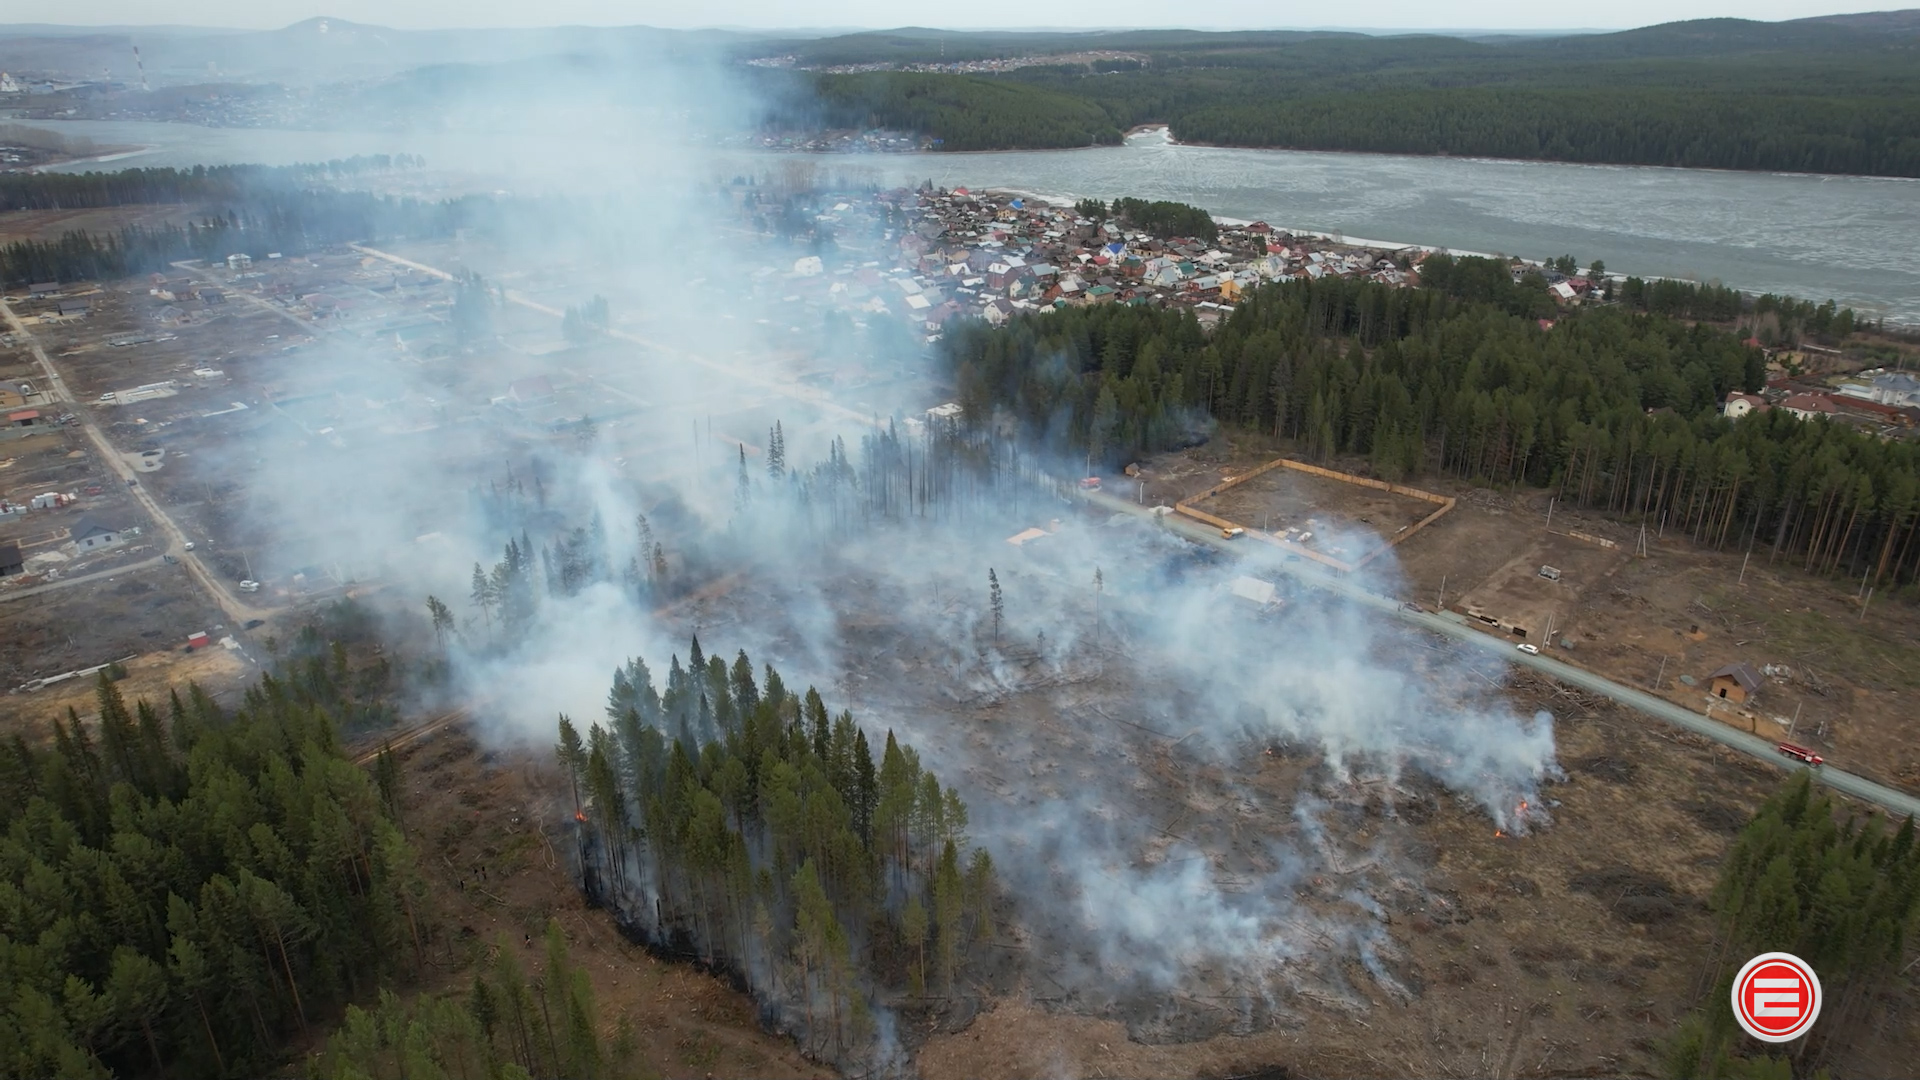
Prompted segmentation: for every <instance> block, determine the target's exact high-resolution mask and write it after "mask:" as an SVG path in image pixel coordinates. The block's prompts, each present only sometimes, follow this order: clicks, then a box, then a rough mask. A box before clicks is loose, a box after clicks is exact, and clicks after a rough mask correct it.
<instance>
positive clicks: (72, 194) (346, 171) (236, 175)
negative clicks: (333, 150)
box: [0, 154, 424, 213]
mask: <svg viewBox="0 0 1920 1080" xmlns="http://www.w3.org/2000/svg"><path fill="white" fill-rule="evenodd" d="M423 164H424V161H423V159H421V158H417V157H414V156H413V155H410V154H401V155H398V156H397V157H395V156H390V155H387V154H378V155H372V156H363V157H351V158H341V159H337V160H334V161H326V162H317V163H314V164H309V165H280V166H274V165H196V166H194V167H193V168H191V169H120V170H118V171H115V172H84V173H50V172H10V173H0V213H3V212H5V211H8V210H79V209H89V208H98V207H103V206H131V205H138V204H143V203H227V202H239V201H244V200H246V199H250V198H253V197H255V196H257V195H259V194H260V193H261V192H264V191H289V190H293V191H300V190H305V189H307V188H308V187H310V186H312V185H313V184H315V183H318V182H321V181H325V180H329V179H339V178H344V177H350V176H359V175H362V174H364V173H368V172H385V171H388V170H391V169H402V168H418V167H419V166H421V165H423Z"/></svg>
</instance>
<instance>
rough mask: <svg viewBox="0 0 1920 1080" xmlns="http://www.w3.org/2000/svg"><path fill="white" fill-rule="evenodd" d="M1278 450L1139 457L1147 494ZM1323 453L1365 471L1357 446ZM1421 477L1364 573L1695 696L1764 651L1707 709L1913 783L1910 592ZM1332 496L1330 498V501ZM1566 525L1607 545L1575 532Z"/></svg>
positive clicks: (1531, 495) (1917, 681) (1536, 496)
mask: <svg viewBox="0 0 1920 1080" xmlns="http://www.w3.org/2000/svg"><path fill="white" fill-rule="evenodd" d="M1283 452H1284V447H1283V446H1282V445H1281V444H1276V443H1275V442H1273V441H1272V440H1262V439H1251V438H1248V439H1241V438H1236V439H1235V440H1233V441H1232V442H1228V441H1226V440H1215V442H1214V443H1210V444H1208V445H1207V446H1205V447H1199V448H1195V449H1194V450H1190V451H1185V452H1183V453H1180V454H1174V455H1165V456H1163V457H1161V458H1156V459H1154V460H1153V461H1151V462H1149V463H1147V474H1146V477H1145V500H1146V501H1147V502H1148V503H1149V504H1151V503H1154V502H1164V503H1166V504H1168V505H1171V504H1172V503H1174V502H1175V501H1178V500H1179V499H1183V498H1185V497H1187V496H1189V495H1191V494H1194V493H1197V492H1199V491H1203V490H1205V489H1206V488H1207V487H1209V486H1211V485H1212V484H1215V483H1218V482H1219V480H1220V478H1221V477H1222V472H1223V470H1226V471H1231V472H1239V471H1244V470H1245V469H1248V468H1252V467H1254V466H1256V465H1258V464H1260V463H1263V462H1265V461H1268V460H1271V459H1272V458H1273V457H1276V456H1280V455H1281V454H1282V453H1283ZM1331 464H1332V467H1335V468H1342V467H1344V468H1347V469H1350V470H1352V471H1357V472H1360V473H1361V474H1362V475H1364V474H1365V472H1366V466H1365V464H1364V463H1363V462H1357V461H1356V462H1344V463H1343V462H1334V463H1331ZM1264 479H1265V478H1264V477H1261V478H1259V479H1257V480H1255V481H1253V482H1251V483H1250V484H1249V485H1246V486H1253V485H1254V484H1258V483H1259V482H1260V480H1264ZM1419 483H1420V484H1421V485H1422V486H1424V487H1425V488H1426V489H1427V490H1430V491H1433V492H1435V493H1436V494H1442V495H1452V496H1454V497H1455V498H1457V499H1458V500H1459V501H1458V503H1457V504H1456V506H1455V508H1454V510H1453V511H1452V512H1451V513H1449V514H1447V515H1446V516H1445V517H1442V518H1440V519H1439V520H1438V521H1436V522H1434V523H1433V524H1432V525H1430V526H1428V527H1427V528H1426V529H1424V530H1422V531H1421V532H1420V533H1419V534H1418V535H1416V536H1414V537H1412V538H1411V539H1409V540H1408V541H1407V542H1406V543H1404V544H1401V545H1399V546H1398V547H1396V548H1395V549H1394V552H1393V554H1392V556H1391V557H1387V558H1382V559H1381V560H1378V561H1376V562H1375V563H1373V564H1371V565H1369V566H1368V567H1367V571H1366V572H1367V573H1368V574H1371V575H1375V577H1376V579H1377V581H1378V584H1377V585H1376V587H1377V588H1381V589H1383V590H1384V591H1388V592H1393V593H1397V594H1398V595H1400V596H1402V597H1404V598H1406V599H1408V600H1411V601H1415V602H1418V603H1420V604H1422V605H1424V606H1427V607H1430V608H1431V607H1433V606H1434V605H1435V604H1438V603H1444V604H1445V605H1446V606H1448V607H1456V606H1464V605H1467V604H1483V605H1484V606H1485V609H1486V610H1488V611H1489V612H1492V611H1493V610H1495V609H1507V610H1510V611H1512V612H1514V613H1517V614H1518V615H1519V616H1520V617H1521V621H1522V622H1523V623H1528V622H1529V621H1530V623H1531V624H1537V625H1530V629H1532V631H1533V634H1534V636H1533V637H1532V638H1531V640H1535V641H1537V640H1538V635H1539V633H1540V632H1541V631H1542V630H1543V629H1544V623H1545V619H1546V617H1547V616H1549V615H1551V616H1552V618H1553V620H1554V622H1553V626H1554V639H1555V647H1554V655H1555V656H1556V658H1558V659H1561V660H1566V661H1568V662H1570V663H1576V664H1579V665H1581V666H1583V667H1587V668H1590V669H1591V670H1593V671H1596V672H1598V673H1600V674H1602V675H1605V676H1607V677H1609V678H1612V679H1616V680H1618V681H1620V682H1624V683H1628V684H1631V685H1636V686H1640V687H1643V688H1646V689H1650V690H1655V691H1656V692H1658V693H1660V694H1662V695H1663V696H1665V697H1667V698H1669V699H1671V700H1673V701H1675V702H1677V703H1680V704H1684V705H1687V706H1689V707H1692V708H1695V709H1699V710H1701V711H1702V712H1705V711H1706V705H1707V699H1706V693H1705V684H1706V677H1707V676H1708V675H1709V674H1711V673H1712V672H1713V671H1715V670H1717V669H1718V668H1720V667H1721V666H1723V665H1725V664H1728V663H1734V662H1744V663H1747V664H1750V665H1751V666H1753V667H1754V668H1755V669H1756V670H1759V669H1761V668H1763V667H1764V666H1765V665H1768V664H1773V665H1779V666H1781V667H1783V668H1784V669H1785V671H1784V672H1783V673H1782V674H1781V675H1779V676H1778V677H1774V678H1769V679H1768V680H1767V682H1766V685H1765V686H1764V687H1763V688H1762V689H1761V691H1760V693H1759V694H1758V695H1757V696H1756V698H1755V700H1754V702H1753V707H1752V708H1751V709H1749V710H1747V713H1748V715H1742V714H1741V713H1739V712H1736V711H1733V710H1729V709H1727V708H1726V707H1725V706H1724V704H1723V705H1722V706H1720V707H1719V708H1717V709H1716V710H1715V712H1714V715H1715V716H1716V717H1718V718H1720V719H1722V720H1724V721H1726V722H1728V723H1733V724H1738V725H1739V726H1741V727H1742V728H1745V729H1748V730H1752V731H1755V732H1757V733H1759V734H1762V735H1767V736H1770V737H1785V736H1786V735H1787V733H1788V732H1789V730H1791V731H1792V733H1793V735H1794V737H1795V739H1796V740H1798V741H1803V742H1808V743H1809V744H1811V745H1813V746H1815V747H1816V748H1818V749H1820V750H1821V752H1822V753H1823V754H1825V755H1826V756H1827V757H1828V758H1829V759H1831V760H1832V761H1833V762H1834V763H1835V764H1837V765H1840V766H1842V767H1843V768H1846V769H1848V770H1849V771H1854V772H1858V773H1860V774H1861V775H1864V776H1868V777H1871V778H1873V779H1875V780H1878V781H1880V782H1881V783H1886V784H1894V785H1898V786H1901V787H1904V788H1906V789H1907V790H1909V791H1920V750H1916V749H1915V747H1916V746H1917V745H1920V709H1916V708H1915V707H1914V701H1915V698H1916V697H1920V608H1916V606H1915V605H1914V603H1913V602H1912V601H1911V600H1910V599H1903V598H1894V597H1888V596H1884V595H1882V596H1876V597H1875V598H1874V599H1873V600H1872V601H1871V602H1869V603H1867V604H1866V605H1865V607H1866V617H1865V619H1864V620H1863V619H1862V618H1861V608H1862V604H1861V594H1862V589H1861V587H1860V586H1861V583H1860V581H1859V580H1858V579H1854V580H1850V581H1849V580H1838V579H1831V578H1826V577H1821V576H1817V575H1811V574H1807V573H1805V572H1803V571H1802V570H1800V569H1799V568H1798V567H1796V566H1793V565H1791V563H1790V561H1780V562H1778V563H1775V562H1774V561H1773V560H1772V559H1771V558H1770V557H1769V550H1768V548H1767V547H1766V546H1765V545H1764V544H1762V545H1759V546H1757V547H1756V548H1755V550H1754V553H1753V556H1752V558H1751V560H1749V561H1748V565H1747V569H1746V573H1745V576H1744V580H1742V575H1741V562H1742V558H1743V556H1744V555H1745V549H1744V548H1734V547H1729V548H1728V549H1727V550H1723V551H1714V550H1711V549H1703V548H1700V547H1697V546H1695V545H1694V544H1693V543H1691V542H1690V541H1689V540H1688V539H1687V538H1686V537H1684V536H1680V535H1672V534H1669V535H1667V536H1661V535H1659V533H1658V531H1657V530H1649V533H1648V536H1647V554H1646V556H1644V557H1642V556H1639V555H1637V554H1636V553H1635V548H1636V544H1637V541H1638V539H1639V530H1638V528H1637V526H1632V525H1629V524H1626V523H1624V522H1621V521H1617V520H1614V519H1612V518H1610V517H1606V516H1604V515H1598V514H1588V513H1583V512H1580V511H1577V510H1570V509H1568V508H1567V507H1566V506H1565V505H1564V504H1561V505H1557V506H1555V507H1554V510H1553V520H1552V531H1551V533H1549V532H1548V526H1547V514H1548V508H1549V504H1550V503H1551V502H1553V499H1552V495H1551V493H1549V492H1541V491H1529V490H1520V491H1512V492H1507V491H1493V490H1489V489H1486V488H1476V487H1473V486H1471V485H1467V484H1463V483H1460V482H1458V481H1454V480H1449V479H1447V478H1437V477H1426V478H1422V479H1421V480H1420V481H1419ZM1335 486H1339V487H1345V486H1346V485H1335ZM1236 490H1238V489H1231V490H1229V491H1228V492H1227V493H1225V494H1228V495H1231V494H1233V492H1234V491H1236ZM1353 490H1355V491H1367V489H1362V488H1355V489H1353ZM1336 494H1338V493H1336ZM1369 494H1375V493H1372V492H1369ZM1345 510H1346V504H1345V503H1344V502H1341V501H1339V500H1338V499H1336V501H1335V502H1334V503H1333V504H1332V506H1331V507H1330V508H1329V509H1328V510H1327V513H1328V515H1329V516H1331V515H1333V514H1334V513H1335V512H1344V511H1345ZM1229 516H1231V515H1229ZM1253 524H1255V525H1256V526H1257V525H1258V524H1259V523H1258V521H1254V522H1253ZM1573 532H1579V533H1583V534H1586V535H1588V536H1592V537H1598V538H1602V539H1606V540H1611V541H1612V542H1613V543H1614V544H1616V545H1617V546H1616V547H1615V548H1614V549H1611V550H1609V549H1607V548H1604V547H1602V546H1600V545H1598V544H1595V543H1593V542H1591V541H1584V540H1578V539H1574V538H1572V537H1570V536H1569V535H1568V534H1569V533H1573ZM1536 561H1537V562H1539V563H1540V564H1543V565H1554V566H1558V567H1559V568H1560V569H1562V570H1563V571H1566V573H1565V574H1564V575H1563V577H1562V582H1561V583H1560V586H1558V587H1555V586H1550V585H1549V583H1547V582H1545V581H1543V580H1538V579H1529V575H1531V574H1534V573H1536V572H1537V570H1538V566H1535V565H1533V564H1534V563H1535V562H1536ZM1493 632H1498V633H1501V634H1503V635H1506V634H1507V633H1508V631H1507V630H1506V629H1505V628H1504V627H1503V628H1501V629H1499V630H1497V631H1493ZM1562 638H1567V639H1569V640H1571V641H1572V642H1573V648H1572V649H1571V650H1565V649H1561V648H1559V646H1558V642H1559V641H1560V639H1562ZM1516 640H1517V639H1516ZM1663 669H1664V670H1663ZM1683 675H1684V676H1687V677H1688V678H1689V679H1692V680H1694V684H1695V685H1688V684H1687V683H1686V682H1683V681H1682V680H1681V678H1680V677H1681V676H1683ZM1796 713H1798V717H1799V718H1798V720H1795V715H1796ZM1645 723H1646V724H1648V725H1653V724H1655V722H1654V721H1651V720H1649V721H1645Z"/></svg>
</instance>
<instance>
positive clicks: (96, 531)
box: [70, 518, 125, 551]
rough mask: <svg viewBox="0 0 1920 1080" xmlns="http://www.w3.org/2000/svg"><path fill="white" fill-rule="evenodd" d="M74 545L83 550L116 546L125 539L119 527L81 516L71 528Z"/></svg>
mask: <svg viewBox="0 0 1920 1080" xmlns="http://www.w3.org/2000/svg"><path fill="white" fill-rule="evenodd" d="M70 534H71V537H72V539H73V542H74V545H75V546H76V547H78V548H79V549H80V550H81V551H98V550H101V549H104V548H110V547H115V546H117V545H118V544H120V543H121V541H122V540H123V539H125V538H124V537H123V536H122V535H121V532H120V530H119V529H116V528H114V527H113V526H111V525H108V524H106V523H104V522H101V521H96V520H94V519H93V518H81V519H80V520H79V521H78V522H77V523H75V524H74V526H73V528H72V529H71V530H70Z"/></svg>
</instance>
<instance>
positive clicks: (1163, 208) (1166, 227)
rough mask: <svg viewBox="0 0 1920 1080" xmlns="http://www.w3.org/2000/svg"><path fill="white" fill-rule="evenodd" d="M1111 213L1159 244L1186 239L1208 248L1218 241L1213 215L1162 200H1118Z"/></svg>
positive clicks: (1115, 201) (1217, 231) (1184, 204)
mask: <svg viewBox="0 0 1920 1080" xmlns="http://www.w3.org/2000/svg"><path fill="white" fill-rule="evenodd" d="M1112 213H1113V216H1114V217H1117V218H1119V219H1120V220H1121V221H1124V222H1126V223H1127V224H1129V225H1131V226H1133V227H1134V228H1136V229H1139V230H1140V231H1142V232H1144V233H1147V234H1149V235H1152V236H1157V237H1159V238H1161V239H1162V240H1165V239H1168V238H1170V237H1175V236H1187V237H1194V238H1196V239H1199V240H1204V241H1206V242H1207V243H1209V244H1211V243H1213V242H1214V241H1215V240H1218V239H1219V238H1220V226H1218V225H1216V224H1214V221H1213V215H1212V214H1209V213H1207V212H1206V211H1205V210H1202V209H1200V208H1199V207H1197V206H1188V205H1187V204H1186V203H1177V202H1168V201H1167V200H1165V199H1160V200H1156V201H1153V202H1148V201H1147V200H1145V199H1131V198H1121V199H1115V200H1113V207H1112Z"/></svg>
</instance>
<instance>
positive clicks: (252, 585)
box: [240, 578, 260, 592]
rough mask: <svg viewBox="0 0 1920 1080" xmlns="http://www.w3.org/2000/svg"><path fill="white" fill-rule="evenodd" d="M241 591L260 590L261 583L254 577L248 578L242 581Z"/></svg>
mask: <svg viewBox="0 0 1920 1080" xmlns="http://www.w3.org/2000/svg"><path fill="white" fill-rule="evenodd" d="M240 591H241V592H259V591H260V583H259V582H257V581H255V580H253V579H252V578H248V579H247V580H245V581H243V582H241V583H240Z"/></svg>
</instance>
